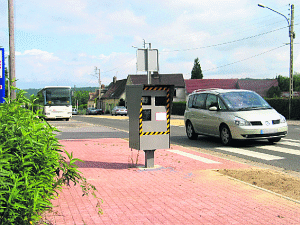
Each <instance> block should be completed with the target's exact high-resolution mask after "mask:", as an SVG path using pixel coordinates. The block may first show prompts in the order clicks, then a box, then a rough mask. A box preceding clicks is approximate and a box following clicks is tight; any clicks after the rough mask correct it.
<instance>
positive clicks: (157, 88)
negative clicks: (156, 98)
mask: <svg viewBox="0 0 300 225" xmlns="http://www.w3.org/2000/svg"><path fill="white" fill-rule="evenodd" d="M167 89H169V88H168V87H166V86H158V87H151V86H145V87H144V89H143V90H144V91H166V90H167Z"/></svg>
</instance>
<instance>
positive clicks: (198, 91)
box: [192, 88, 253, 95]
mask: <svg viewBox="0 0 300 225" xmlns="http://www.w3.org/2000/svg"><path fill="white" fill-rule="evenodd" d="M228 92H253V91H250V90H244V89H221V88H210V89H198V90H195V91H193V92H192V95H193V94H196V93H214V94H221V93H228Z"/></svg>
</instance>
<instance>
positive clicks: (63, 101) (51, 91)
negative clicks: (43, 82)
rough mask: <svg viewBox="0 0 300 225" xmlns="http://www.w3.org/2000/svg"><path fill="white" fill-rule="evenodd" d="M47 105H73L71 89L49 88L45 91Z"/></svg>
mask: <svg viewBox="0 0 300 225" xmlns="http://www.w3.org/2000/svg"><path fill="white" fill-rule="evenodd" d="M45 105H48V106H49V105H71V89H69V88H47V89H46V90H45Z"/></svg>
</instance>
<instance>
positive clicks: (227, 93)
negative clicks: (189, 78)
mask: <svg viewBox="0 0 300 225" xmlns="http://www.w3.org/2000/svg"><path fill="white" fill-rule="evenodd" d="M184 122H185V127H186V134H187V137H188V138H189V139H197V137H198V134H203V135H209V136H215V137H220V139H221V142H222V144H223V145H230V144H231V142H232V140H233V139H239V140H251V139H252V140H255V139H267V140H269V142H271V143H273V142H278V141H280V139H281V138H282V137H285V136H286V135H287V132H288V126H287V122H286V119H285V117H284V116H282V115H281V114H279V113H278V112H277V111H276V110H275V109H273V108H272V107H271V106H270V105H269V104H268V103H267V102H266V101H265V100H264V99H263V98H262V97H261V96H260V95H258V94H257V93H255V92H253V91H248V90H241V89H209V90H196V91H194V92H193V93H192V94H190V95H189V97H188V101H187V104H186V109H185V113H184Z"/></svg>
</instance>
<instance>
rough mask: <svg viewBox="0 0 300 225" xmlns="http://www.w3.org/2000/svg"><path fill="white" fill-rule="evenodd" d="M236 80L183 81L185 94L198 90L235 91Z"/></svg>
mask: <svg viewBox="0 0 300 225" xmlns="http://www.w3.org/2000/svg"><path fill="white" fill-rule="evenodd" d="M237 81H238V79H189V80H185V88H186V92H187V94H190V93H192V92H193V91H195V90H198V89H209V88H221V89H236V88H237Z"/></svg>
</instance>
